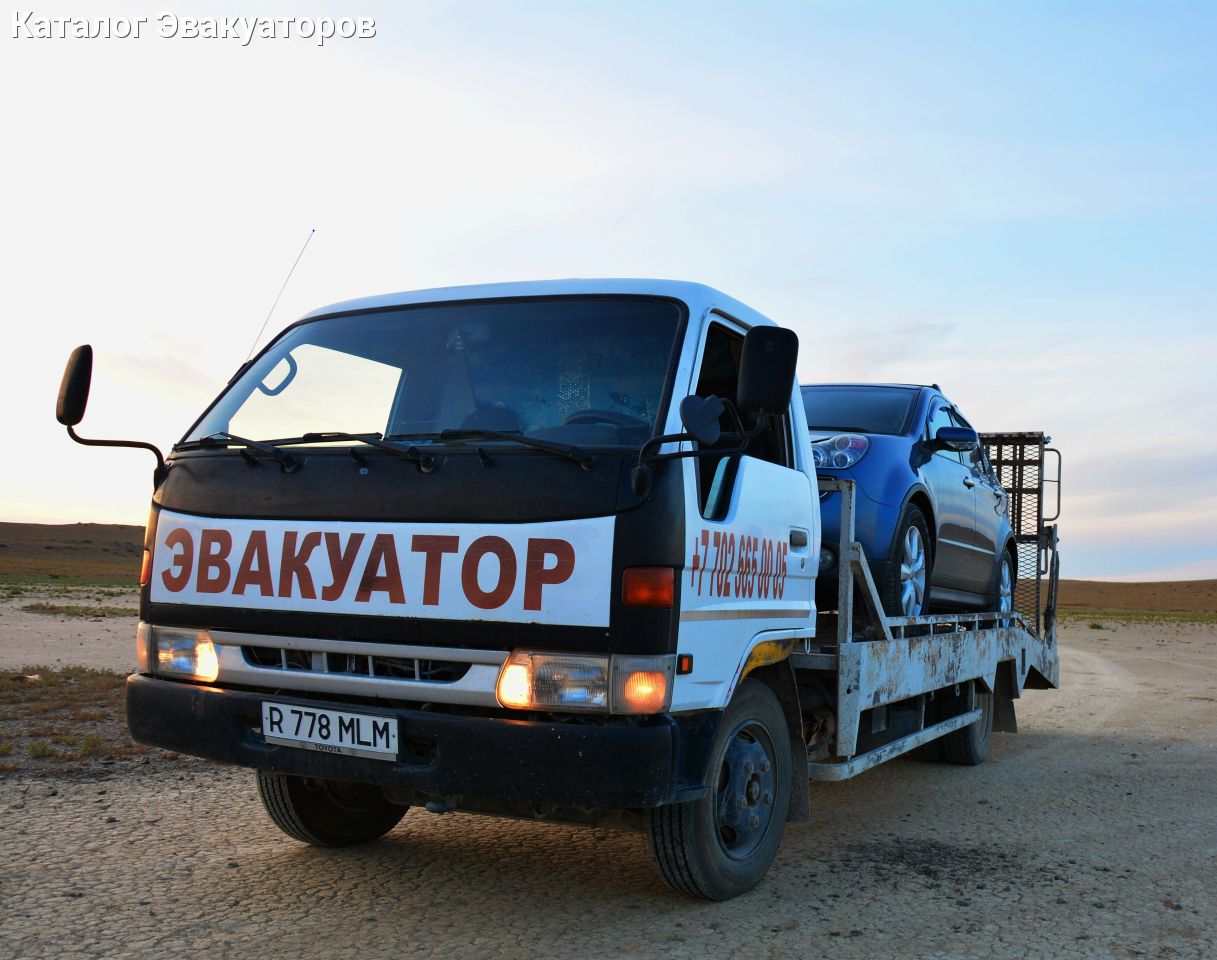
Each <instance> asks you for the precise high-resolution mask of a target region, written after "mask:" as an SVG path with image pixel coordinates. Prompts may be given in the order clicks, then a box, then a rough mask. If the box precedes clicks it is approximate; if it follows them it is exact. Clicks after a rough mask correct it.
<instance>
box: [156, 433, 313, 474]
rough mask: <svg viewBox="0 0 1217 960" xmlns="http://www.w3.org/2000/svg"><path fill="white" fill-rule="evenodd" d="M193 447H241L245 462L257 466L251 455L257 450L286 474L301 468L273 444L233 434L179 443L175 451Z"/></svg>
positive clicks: (296, 461) (220, 434) (221, 434)
mask: <svg viewBox="0 0 1217 960" xmlns="http://www.w3.org/2000/svg"><path fill="white" fill-rule="evenodd" d="M192 447H241V448H242V449H241V451H240V453H241V456H242V457H244V458H245V462H246V463H249V464H253V465H254V466H257V464H258V460H257V458H256V457H255V456H254V455H253V454H252V453H250V452H249V451H250V450H257V451H258V453H261V454H263V455H265V456H268V457H270V458H271V459H272V460H274V461H276V462H277V463H278V464H279V465H280V466H281V467H283V470H284V472H286V473H291V472H292V471H293V470H295V469H296V468H297V467H299V466H300V461H299V460H297V459H296V458H295V457H293V456H292V455H291V454H290V453H284V452H283V451H282V450H280V449H279V448H278V447H276V446H275V445H274V444H273V443H263V442H262V441H261V440H249V439H247V438H246V437H238V436H234V435H233V434H231V433H225V432H224V431H222V430H221V431H220V432H219V433H213V434H211V435H210V436H207V437H201V438H200V439H198V440H187V441H186V442H184V443H179V444H178V445H177V446H175V447H174V448H173V449H174V450H189V449H191V448H192Z"/></svg>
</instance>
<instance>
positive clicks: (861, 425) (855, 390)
mask: <svg viewBox="0 0 1217 960" xmlns="http://www.w3.org/2000/svg"><path fill="white" fill-rule="evenodd" d="M916 399H917V389H916V387H876V386H838V385H834V386H827V385H826V386H809V387H804V388H803V409H804V410H805V411H806V412H807V428H808V429H809V430H812V431H825V430H833V431H837V432H841V433H846V432H849V433H889V434H901V433H904V431H905V430H906V429H907V427H908V422H909V417H910V416H911V415H912V412H913V403H914V402H915V401H916Z"/></svg>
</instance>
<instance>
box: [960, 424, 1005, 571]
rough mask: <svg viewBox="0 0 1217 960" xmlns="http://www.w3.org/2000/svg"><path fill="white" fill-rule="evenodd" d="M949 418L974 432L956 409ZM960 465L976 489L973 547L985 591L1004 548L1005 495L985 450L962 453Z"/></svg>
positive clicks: (974, 492)
mask: <svg viewBox="0 0 1217 960" xmlns="http://www.w3.org/2000/svg"><path fill="white" fill-rule="evenodd" d="M951 415H952V417H954V418H955V419H956V420H957V421H958V422H959V425H960V426H961V427H967V428H968V429H970V430H971V429H975V428H974V427H972V425H971V424H970V423H968V421H967V420H966V419H965V418H964V416H963V414H961V413H960V412H959V408H958V407H953V408H952V409H951ZM963 461H964V463H965V464H966V465H968V466H970V467H971V469H972V479H973V480H975V481H976V486H975V487H973V488H972V494H973V501H974V504H975V511H976V529H975V540H974V542H975V545H976V547H977V549H978V550H979V551H981V558H980V559H982V560H983V565H982V568H981V570H980V572H979V574H978V575H979V576H982V577H983V578H984V585H985V589H988V586H989V580H990V579H991V577H992V575H993V569H994V563H995V561H996V558H997V551H998V550H1000V549H1001V548H1002V547H1003V546H1005V526H1006V510H1007V499H1006V491H1005V490H1004V489H1003V488H1002V485H1001V484H1000V483H998V481H997V476H996V474H994V472H993V468H992V467H991V466H990V465H989V459H988V457H986V456H985V448H984V447H983V446H978V447H977V448H976V449H975V450H973V451H970V452H968V453H965V454H964V455H963Z"/></svg>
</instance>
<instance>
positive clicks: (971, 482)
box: [963, 477, 976, 490]
mask: <svg viewBox="0 0 1217 960" xmlns="http://www.w3.org/2000/svg"><path fill="white" fill-rule="evenodd" d="M963 485H964V486H965V487H967V488H968V489H969V490H971V489H972V488H973V487H974V486H976V481H975V480H970V479H968V478H967V477H964V480H963Z"/></svg>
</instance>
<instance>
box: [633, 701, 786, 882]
mask: <svg viewBox="0 0 1217 960" xmlns="http://www.w3.org/2000/svg"><path fill="white" fill-rule="evenodd" d="M710 756H711V757H712V758H713V759H712V761H711V766H710V789H709V790H708V791H707V793H706V795H705V796H704V797H702V798H701V799H700V800H694V801H691V802H689V803H676V804H671V805H669V806H666V807H658V808H656V809H654V810H651V811H650V813H649V814H648V817H647V839H648V841H649V842H650V846H651V856H652V857H653V858H654V860H655V865H656V866H657V867H658V868H659V873H660V876H662V877H663V879H664V881H665V882H666V883H667V884H668V886H670V887H671V888H672V889H673V890H676V891H677V892H679V893H684V894H687V895H689V896H691V897H700V898H702V899H705V900H728V899H730V898H731V897H735V896H738V895H739V894H741V893H744V892H745V891H747V890H751V889H752V888H753V887H755V886H756V885H757V883H759V882H760V879H761V877H763V876H764V875H765V871H766V870H768V869H769V864H770V863H772V862H773V858H774V856H775V855H776V854H777V850H778V845H779V844H780V843H781V842H782V833H783V832H784V830H785V828H786V814H787V810H788V808H789V806H790V783H791V752H790V735H789V733H788V731H787V729H786V718H785V716H784V714H783V713H782V707H781V705H780V704H779V703H778V699H777V697H776V696H775V695H774V693H773V691H772V690H770V689H769V687H767V686H766V685H765V684H763V683H762V682H761V681H759V680H745V681H744V682H743V683H741V684H740V686H739V689H738V690H737V691H736V693H735V696H734V697H733V698H732V700H731V703H730V704H729V705H728V707H727V710H726V712H725V713H724V715H723V719H722V723H721V724H720V725H719V730H718V736H717V737H716V738H715V741H714V747H713V749H712V751H711V754H710Z"/></svg>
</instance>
